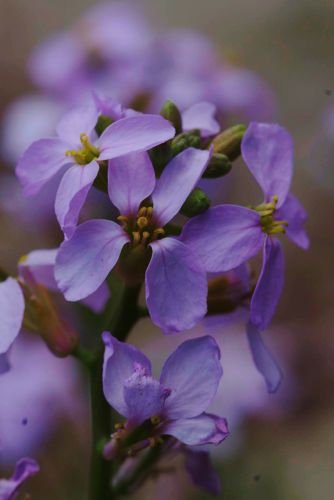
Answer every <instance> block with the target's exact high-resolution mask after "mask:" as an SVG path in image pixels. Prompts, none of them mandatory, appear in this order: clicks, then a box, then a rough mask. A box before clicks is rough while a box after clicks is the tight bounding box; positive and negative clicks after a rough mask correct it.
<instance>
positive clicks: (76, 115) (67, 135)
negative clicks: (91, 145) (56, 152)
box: [56, 101, 99, 148]
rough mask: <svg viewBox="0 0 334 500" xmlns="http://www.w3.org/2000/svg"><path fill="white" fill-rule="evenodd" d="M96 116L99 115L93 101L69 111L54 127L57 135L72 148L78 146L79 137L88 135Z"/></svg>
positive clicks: (93, 125)
mask: <svg viewBox="0 0 334 500" xmlns="http://www.w3.org/2000/svg"><path fill="white" fill-rule="evenodd" d="M98 116H99V113H98V110H97V108H96V106H95V104H94V102H93V101H92V103H91V104H89V105H87V106H80V107H77V108H74V109H71V110H70V111H68V113H66V114H65V115H64V116H63V118H62V119H61V120H60V121H59V123H58V125H57V127H56V130H57V134H58V135H59V137H60V138H61V139H63V140H64V141H68V142H69V143H71V144H72V148H73V147H75V146H77V145H80V135H81V134H86V135H88V136H89V135H90V133H91V132H92V131H93V130H94V127H95V125H96V123H97V119H98Z"/></svg>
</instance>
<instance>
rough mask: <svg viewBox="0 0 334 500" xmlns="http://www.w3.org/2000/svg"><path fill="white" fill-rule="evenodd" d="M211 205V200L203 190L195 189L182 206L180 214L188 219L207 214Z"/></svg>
mask: <svg viewBox="0 0 334 500" xmlns="http://www.w3.org/2000/svg"><path fill="white" fill-rule="evenodd" d="M210 205H211V200H210V198H209V197H208V195H207V194H206V193H204V191H202V189H200V188H195V189H193V190H192V192H191V193H190V195H189V196H188V198H187V199H186V201H185V202H184V204H183V205H182V208H181V210H180V212H181V214H183V215H185V216H186V217H194V216H195V215H199V214H201V213H203V212H205V211H206V210H207V209H208V208H209V207H210Z"/></svg>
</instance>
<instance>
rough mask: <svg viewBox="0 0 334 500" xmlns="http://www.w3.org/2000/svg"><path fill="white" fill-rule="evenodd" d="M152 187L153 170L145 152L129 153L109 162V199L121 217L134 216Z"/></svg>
mask: <svg viewBox="0 0 334 500" xmlns="http://www.w3.org/2000/svg"><path fill="white" fill-rule="evenodd" d="M154 186H155V173H154V168H153V165H152V162H151V160H150V157H149V156H148V153H146V151H143V152H141V153H129V154H127V155H124V156H120V157H119V158H114V159H113V160H110V161H109V168H108V191H109V197H110V199H111V201H112V202H113V204H114V205H115V206H116V207H117V208H118V210H119V211H120V213H121V214H122V215H135V214H136V213H137V211H138V208H139V205H140V203H141V202H142V201H143V200H144V199H145V198H147V197H148V196H149V195H150V194H151V193H152V191H153V189H154Z"/></svg>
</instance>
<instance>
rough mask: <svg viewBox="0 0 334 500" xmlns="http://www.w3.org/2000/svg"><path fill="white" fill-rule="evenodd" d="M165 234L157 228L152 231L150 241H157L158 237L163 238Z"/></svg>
mask: <svg viewBox="0 0 334 500" xmlns="http://www.w3.org/2000/svg"><path fill="white" fill-rule="evenodd" d="M164 234H165V230H164V229H162V227H158V228H157V229H154V231H153V235H152V240H153V241H154V240H157V239H158V238H159V236H163V235H164Z"/></svg>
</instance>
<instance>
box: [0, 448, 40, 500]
mask: <svg viewBox="0 0 334 500" xmlns="http://www.w3.org/2000/svg"><path fill="white" fill-rule="evenodd" d="M37 472H39V465H38V464H37V462H35V460H33V459H32V458H21V460H19V461H18V462H17V464H16V466H15V471H14V474H13V475H12V477H11V478H10V479H0V500H13V499H14V498H16V494H17V492H18V490H19V488H20V486H21V485H22V484H23V483H24V482H25V481H26V480H27V479H29V478H30V477H31V476H34V475H35V474H36V473H37Z"/></svg>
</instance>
